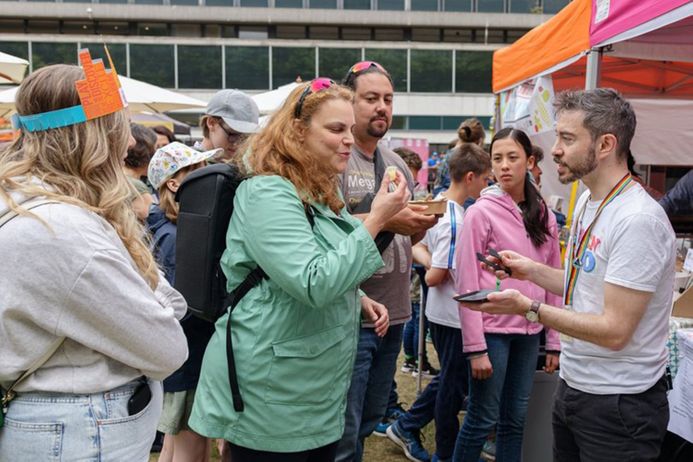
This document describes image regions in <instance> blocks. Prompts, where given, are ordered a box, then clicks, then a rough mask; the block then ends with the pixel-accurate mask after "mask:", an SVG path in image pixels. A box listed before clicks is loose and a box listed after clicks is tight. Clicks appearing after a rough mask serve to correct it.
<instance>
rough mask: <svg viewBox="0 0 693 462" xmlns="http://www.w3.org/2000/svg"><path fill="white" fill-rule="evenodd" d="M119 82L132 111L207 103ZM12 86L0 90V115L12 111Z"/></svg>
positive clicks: (148, 86) (145, 85)
mask: <svg viewBox="0 0 693 462" xmlns="http://www.w3.org/2000/svg"><path fill="white" fill-rule="evenodd" d="M119 79H120V83H121V85H122V86H123V91H124V92H125V98H126V99H127V100H128V108H129V109H130V111H132V112H165V111H172V110H174V109H190V108H204V107H206V106H207V103H205V102H204V101H201V100H199V99H196V98H191V97H189V96H185V95H182V94H180V93H176V92H174V91H171V90H166V89H165V88H161V87H157V86H156V85H151V84H149V83H146V82H141V81H139V80H135V79H131V78H128V77H123V76H122V75H121V76H119ZM18 88H19V87H14V88H11V89H9V90H5V91H2V92H0V117H5V116H7V115H9V114H11V113H12V112H14V99H15V94H16V93H17V89H18Z"/></svg>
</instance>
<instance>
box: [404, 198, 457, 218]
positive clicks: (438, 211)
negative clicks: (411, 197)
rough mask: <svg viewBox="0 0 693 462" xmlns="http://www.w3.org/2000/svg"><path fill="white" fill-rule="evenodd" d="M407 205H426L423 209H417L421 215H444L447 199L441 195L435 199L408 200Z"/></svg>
mask: <svg viewBox="0 0 693 462" xmlns="http://www.w3.org/2000/svg"><path fill="white" fill-rule="evenodd" d="M409 205H417V206H424V207H426V208H425V209H424V210H421V211H418V210H417V212H418V213H421V214H423V215H444V214H445V208H446V207H447V205H448V200H447V199H446V198H444V197H443V198H440V199H437V200H423V201H409Z"/></svg>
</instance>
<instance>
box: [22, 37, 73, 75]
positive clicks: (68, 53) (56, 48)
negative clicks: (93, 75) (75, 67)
mask: <svg viewBox="0 0 693 462" xmlns="http://www.w3.org/2000/svg"><path fill="white" fill-rule="evenodd" d="M31 54H32V65H33V69H34V70H36V69H38V68H40V67H43V66H48V65H50V64H77V44H76V43H55V42H33V43H32V44H31Z"/></svg>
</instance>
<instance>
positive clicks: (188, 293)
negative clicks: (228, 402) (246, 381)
mask: <svg viewBox="0 0 693 462" xmlns="http://www.w3.org/2000/svg"><path fill="white" fill-rule="evenodd" d="M243 180H245V177H244V176H243V175H242V174H241V172H240V171H239V170H238V168H237V167H236V166H234V165H230V164H223V163H222V164H213V165H208V166H206V167H203V168H200V169H198V170H195V171H194V172H192V173H190V174H189V175H188V176H187V177H186V178H185V180H183V182H182V183H181V185H180V187H179V188H178V192H177V193H176V200H177V201H178V203H179V205H180V209H179V212H178V221H177V231H176V283H175V288H176V290H178V291H179V292H180V293H181V295H183V297H184V298H185V300H186V301H187V303H188V310H189V311H190V313H191V314H192V315H193V316H196V317H198V318H201V319H204V320H206V321H210V322H216V320H217V319H219V318H220V317H221V316H223V315H224V314H225V313H226V310H227V309H228V310H230V311H233V309H234V308H235V307H236V305H237V304H238V302H239V301H240V300H241V299H242V298H243V297H244V296H245V294H246V293H248V292H249V291H250V289H252V288H253V287H255V286H256V285H258V284H259V283H260V282H261V281H262V280H263V279H267V274H265V272H264V271H263V270H262V268H260V267H259V266H258V267H257V268H255V269H254V270H253V271H251V272H250V273H249V274H248V276H246V278H245V279H244V280H243V282H241V283H240V284H239V285H238V287H236V288H235V289H234V290H233V291H232V292H230V293H229V292H227V290H226V276H224V272H223V271H222V270H221V264H220V260H221V255H222V254H223V253H224V250H225V249H226V232H227V230H228V227H229V222H230V221H231V216H232V214H233V199H234V197H235V195H236V189H237V188H238V186H239V185H240V184H241V182H242V181H243ZM306 217H307V218H308V222H309V223H310V225H311V227H313V225H314V217H313V211H312V208H311V207H310V206H306ZM226 360H227V363H228V371H229V384H230V385H231V395H232V397H233V407H234V409H235V410H236V411H237V412H243V400H242V399H241V395H240V391H239V388H238V379H237V378H236V366H235V361H234V357H233V347H232V344H231V316H229V318H228V322H227V323H226Z"/></svg>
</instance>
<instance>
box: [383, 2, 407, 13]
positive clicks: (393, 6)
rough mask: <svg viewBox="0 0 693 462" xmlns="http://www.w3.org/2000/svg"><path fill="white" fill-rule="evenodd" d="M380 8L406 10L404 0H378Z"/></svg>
mask: <svg viewBox="0 0 693 462" xmlns="http://www.w3.org/2000/svg"><path fill="white" fill-rule="evenodd" d="M378 9H379V10H397V11H402V10H404V0H378Z"/></svg>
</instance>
